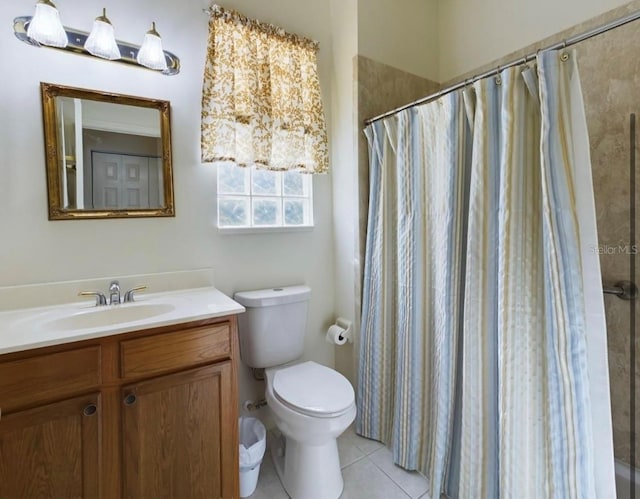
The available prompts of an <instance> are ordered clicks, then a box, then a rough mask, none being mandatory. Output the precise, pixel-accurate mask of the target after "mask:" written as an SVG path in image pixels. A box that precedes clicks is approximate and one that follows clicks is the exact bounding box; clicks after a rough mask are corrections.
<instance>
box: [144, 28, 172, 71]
mask: <svg viewBox="0 0 640 499" xmlns="http://www.w3.org/2000/svg"><path fill="white" fill-rule="evenodd" d="M136 59H137V61H138V64H141V65H142V66H145V67H147V68H149V69H155V70H157V71H164V70H165V69H167V61H166V60H165V58H164V51H163V50H162V40H161V39H160V37H159V36H156V35H154V34H152V33H147V34H146V35H144V42H142V47H140V50H138V56H137V57H136Z"/></svg>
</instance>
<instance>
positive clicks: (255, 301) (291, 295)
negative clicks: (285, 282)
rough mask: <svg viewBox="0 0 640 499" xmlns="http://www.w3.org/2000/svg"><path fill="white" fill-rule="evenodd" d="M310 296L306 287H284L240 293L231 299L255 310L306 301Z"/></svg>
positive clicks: (309, 291)
mask: <svg viewBox="0 0 640 499" xmlns="http://www.w3.org/2000/svg"><path fill="white" fill-rule="evenodd" d="M310 296H311V288H309V287H308V286H285V287H281V288H269V289H259V290H257V291H241V292H238V293H236V294H234V295H233V299H234V300H235V301H237V302H238V303H240V304H241V305H244V306H245V307H248V308H257V307H271V306H274V305H284V304H286V303H296V302H300V301H307V300H309V297H310Z"/></svg>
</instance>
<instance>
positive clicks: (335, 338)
mask: <svg viewBox="0 0 640 499" xmlns="http://www.w3.org/2000/svg"><path fill="white" fill-rule="evenodd" d="M345 332H346V329H343V328H341V327H340V326H338V325H336V324H334V325H333V326H331V327H329V330H328V331H327V335H326V338H327V341H328V342H329V343H333V344H335V345H344V344H345V343H346V342H347V337H346V336H345V334H344V333H345Z"/></svg>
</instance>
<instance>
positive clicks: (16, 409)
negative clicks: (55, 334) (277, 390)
mask: <svg viewBox="0 0 640 499" xmlns="http://www.w3.org/2000/svg"><path fill="white" fill-rule="evenodd" d="M237 352H238V346H237V323H236V317H235V316H226V317H222V318H216V319H208V320H205V321H198V322H193V323H189V324H181V325H175V326H166V327H161V328H156V329H150V330H145V331H139V332H131V333H124V334H120V335H114V336H108V337H104V338H98V339H95V340H87V341H82V342H77V343H71V344H66V345H59V346H54V347H47V348H41V349H35V350H28V351H24V352H16V353H11V354H5V355H1V356H0V410H1V413H0V497H2V498H5V497H7V498H12V497H16V498H17V497H19V498H27V497H36V496H37V497H104V498H109V499H110V498H113V497H123V498H143V497H144V498H147V497H154V498H160V497H167V498H182V497H184V498H187V497H188V498H198V497H202V498H205V497H206V498H224V499H227V498H229V499H230V498H237V497H238V496H239V494H238V490H239V489H238V459H239V458H238V412H237V407H238V402H237V387H236V358H237Z"/></svg>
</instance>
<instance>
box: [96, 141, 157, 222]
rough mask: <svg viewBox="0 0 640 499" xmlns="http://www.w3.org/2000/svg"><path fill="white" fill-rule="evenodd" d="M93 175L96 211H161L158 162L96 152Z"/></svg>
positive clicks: (126, 155) (142, 157)
mask: <svg viewBox="0 0 640 499" xmlns="http://www.w3.org/2000/svg"><path fill="white" fill-rule="evenodd" d="M150 161H151V165H150ZM91 173H92V201H93V208H94V209H95V210H103V209H106V210H117V209H143V208H150V207H159V204H158V203H159V200H158V193H157V191H158V184H159V179H158V168H157V159H156V158H149V157H147V156H133V155H128V154H113V153H102V152H94V153H93V154H92V157H91ZM150 175H151V176H152V177H153V180H152V181H150Z"/></svg>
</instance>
